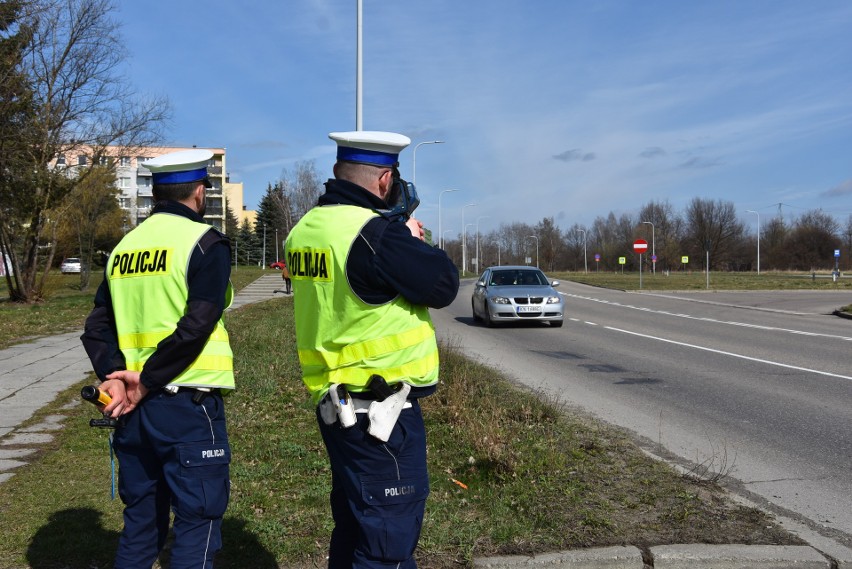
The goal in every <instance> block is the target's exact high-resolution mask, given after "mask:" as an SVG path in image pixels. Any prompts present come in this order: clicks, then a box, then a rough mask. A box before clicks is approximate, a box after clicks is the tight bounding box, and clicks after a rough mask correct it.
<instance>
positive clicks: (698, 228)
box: [684, 198, 745, 269]
mask: <svg viewBox="0 0 852 569" xmlns="http://www.w3.org/2000/svg"><path fill="white" fill-rule="evenodd" d="M685 218H686V228H687V229H686V235H685V237H686V239H685V243H684V244H685V245H686V247H687V248H688V249H687V250H688V251H689V254H690V255H693V256H696V257H698V258H702V259H703V258H704V256H705V252H707V251H709V253H710V268H711V269H712V268H724V269H730V268H732V266H731V265H732V264H737V263H740V262H741V260H740V259H739V258H738V255H739V254H740V253H741V252H742V251H741V249H740V248H738V245H740V244H741V241H742V238H743V235H745V226H744V225H743V223H742V222H741V221H739V220H738V219H737V214H736V208H734V204H733V202H724V201H722V200H715V201H714V200H705V199H702V198H694V199H693V200H692V202H690V204H689V206H688V207H687V208H686V215H685Z"/></svg>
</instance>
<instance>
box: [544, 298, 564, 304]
mask: <svg viewBox="0 0 852 569" xmlns="http://www.w3.org/2000/svg"><path fill="white" fill-rule="evenodd" d="M560 302H562V299H561V298H560V297H558V296H548V297H547V304H559V303H560Z"/></svg>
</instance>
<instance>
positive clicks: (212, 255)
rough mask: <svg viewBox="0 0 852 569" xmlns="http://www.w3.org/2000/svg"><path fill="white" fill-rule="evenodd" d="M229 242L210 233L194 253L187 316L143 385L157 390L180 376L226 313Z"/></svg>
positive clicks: (151, 362) (150, 365)
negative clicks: (224, 312)
mask: <svg viewBox="0 0 852 569" xmlns="http://www.w3.org/2000/svg"><path fill="white" fill-rule="evenodd" d="M230 257H231V248H230V242H229V241H228V238H227V237H225V236H224V235H222V234H221V233H219V232H218V231H216V230H215V229H211V230H210V231H208V232H207V233H206V234H205V235H204V237H202V239H201V240H200V241H199V243H198V246H196V248H195V250H194V251H193V253H192V256H191V257H190V261H189V267H188V272H187V284H188V289H189V293H188V298H187V306H186V314H184V316H183V317H182V318H181V319H180V320H179V321H178V323H177V327H176V328H175V331H174V333H173V334H172V335H170V336H168V337H166V338H164V339H163V340H162V341H161V342H160V343H159V344H158V345H157V350H156V351H155V352H154V353H153V354H151V357H150V358H148V360H147V361H146V362H145V367H144V368H143V369H142V375H141V377H140V381H141V382H142V384H143V385H145V387H147V388H148V389H158V388H160V387H162V386H164V385H166V384H167V383H169V382H170V381H171V380H173V379H174V378H175V377H177V376H178V375H180V374H181V373H182V372H183V371H184V370H185V369H186V368H187V367H189V365H190V364H191V363H192V362H193V361H195V358H197V357H198V355H199V354H200V353H201V350H202V349H204V345H205V344H206V343H207V339H208V338H209V337H210V334H211V333H212V332H213V329H214V328H215V327H216V323H217V322H218V321H219V318H221V316H222V312H223V311H224V309H225V293H226V289H227V286H228V281H229V279H230V276H231V259H230Z"/></svg>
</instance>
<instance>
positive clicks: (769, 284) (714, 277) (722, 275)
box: [545, 271, 852, 292]
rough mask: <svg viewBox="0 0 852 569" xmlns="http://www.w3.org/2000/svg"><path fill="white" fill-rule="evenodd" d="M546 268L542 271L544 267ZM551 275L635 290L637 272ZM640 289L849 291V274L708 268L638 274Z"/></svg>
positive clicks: (851, 279) (560, 273) (850, 282)
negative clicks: (724, 270)
mask: <svg viewBox="0 0 852 569" xmlns="http://www.w3.org/2000/svg"><path fill="white" fill-rule="evenodd" d="M545 272H546V271H545ZM547 275H548V277H550V278H552V279H554V278H555V279H561V280H570V281H574V282H578V283H583V284H590V285H594V286H600V287H605V288H614V289H620V290H639V288H640V286H639V273H638V272H631V273H624V274H622V273H613V272H589V273H582V272H554V273H547ZM641 288H642V290H668V291H672V290H710V291H721V290H831V291H850V292H852V278H850V277H848V276H846V277H843V278H841V279H839V280H838V281H837V282H835V281H834V280H833V279H832V278H831V273H830V272H819V273H816V274H815V275H814V274H813V273H780V272H763V273H761V274H759V275H758V274H757V273H729V272H713V271H710V277H709V279H708V277H707V275H705V274H704V273H703V272H701V271H691V272H672V273H670V274H668V275H666V274H665V273H664V272H662V271H658V272H657V273H656V274H654V273H651V272H648V271H646V272H644V273H643V274H642V286H641Z"/></svg>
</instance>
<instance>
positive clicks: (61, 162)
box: [56, 154, 65, 166]
mask: <svg viewBox="0 0 852 569" xmlns="http://www.w3.org/2000/svg"><path fill="white" fill-rule="evenodd" d="M56 165H57V166H65V155H64V154H60V155H59V156H57V157H56Z"/></svg>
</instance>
